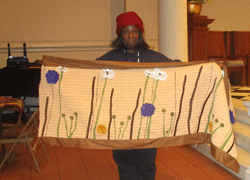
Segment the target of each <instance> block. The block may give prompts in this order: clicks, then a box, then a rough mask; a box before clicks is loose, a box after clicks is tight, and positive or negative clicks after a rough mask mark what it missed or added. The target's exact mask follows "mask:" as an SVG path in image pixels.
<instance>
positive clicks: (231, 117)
mask: <svg viewBox="0 0 250 180" xmlns="http://www.w3.org/2000/svg"><path fill="white" fill-rule="evenodd" d="M229 114H230V121H231V123H232V124H234V123H235V119H234V113H233V111H231V110H229Z"/></svg>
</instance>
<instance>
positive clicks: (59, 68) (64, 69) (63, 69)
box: [57, 66, 68, 73]
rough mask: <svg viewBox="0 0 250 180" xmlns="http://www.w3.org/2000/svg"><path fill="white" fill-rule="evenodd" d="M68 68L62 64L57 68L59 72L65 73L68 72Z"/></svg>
mask: <svg viewBox="0 0 250 180" xmlns="http://www.w3.org/2000/svg"><path fill="white" fill-rule="evenodd" d="M67 70H68V69H67V68H66V67H62V66H58V68H57V71H58V72H62V73H65V72H67Z"/></svg>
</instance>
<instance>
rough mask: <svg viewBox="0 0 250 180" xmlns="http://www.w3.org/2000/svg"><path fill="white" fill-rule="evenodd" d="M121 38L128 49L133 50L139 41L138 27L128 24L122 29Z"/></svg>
mask: <svg viewBox="0 0 250 180" xmlns="http://www.w3.org/2000/svg"><path fill="white" fill-rule="evenodd" d="M122 37H123V38H122V40H123V43H124V45H125V46H126V47H127V49H128V50H129V51H133V50H134V48H135V47H136V45H137V44H138V42H139V29H138V28H137V27H135V26H133V25H129V26H127V27H125V28H124V29H123V30H122Z"/></svg>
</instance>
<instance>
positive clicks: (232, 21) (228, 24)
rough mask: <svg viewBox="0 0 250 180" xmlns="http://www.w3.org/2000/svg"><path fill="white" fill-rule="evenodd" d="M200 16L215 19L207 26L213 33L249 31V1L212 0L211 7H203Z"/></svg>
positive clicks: (205, 5) (208, 5)
mask: <svg viewBox="0 0 250 180" xmlns="http://www.w3.org/2000/svg"><path fill="white" fill-rule="evenodd" d="M201 15H204V16H208V18H210V19H215V21H214V22H213V23H212V24H211V25H209V28H210V30H213V31H250V23H249V17H250V1H249V0H212V5H210V4H208V3H207V4H204V5H203V7H202V11H201Z"/></svg>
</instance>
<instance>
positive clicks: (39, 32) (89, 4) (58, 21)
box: [0, 0, 116, 67]
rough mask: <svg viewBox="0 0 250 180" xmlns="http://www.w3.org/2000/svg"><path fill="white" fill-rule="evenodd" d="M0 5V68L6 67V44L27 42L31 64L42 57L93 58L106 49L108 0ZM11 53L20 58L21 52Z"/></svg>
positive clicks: (15, 1) (24, 1)
mask: <svg viewBox="0 0 250 180" xmlns="http://www.w3.org/2000/svg"><path fill="white" fill-rule="evenodd" d="M0 4H1V5H0V13H1V15H0V22H1V26H0V32H1V33H0V67H4V66H6V59H7V49H6V48H7V43H8V42H10V44H11V47H22V43H23V42H26V44H27V56H28V58H29V60H30V61H31V62H32V61H34V60H36V59H42V55H53V56H61V57H72V58H78V59H96V58H97V57H98V56H100V55H102V54H103V53H105V52H106V51H107V50H108V46H109V43H110V40H111V18H110V16H111V1H110V0H92V1H90V0H63V1H61V0H36V1H34V0H22V1H20V0H10V1H6V0H0ZM114 15H115V16H116V14H114ZM69 51H73V52H69ZM12 52H13V53H12V55H13V56H22V53H18V52H22V49H13V51H12ZM14 52H17V53H14ZM93 52H94V53H93Z"/></svg>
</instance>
